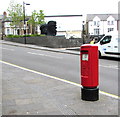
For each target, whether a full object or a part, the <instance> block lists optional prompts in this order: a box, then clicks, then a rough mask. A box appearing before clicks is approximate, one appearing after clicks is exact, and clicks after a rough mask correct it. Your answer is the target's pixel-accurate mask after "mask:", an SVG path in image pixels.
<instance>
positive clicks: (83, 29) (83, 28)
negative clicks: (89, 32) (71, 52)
mask: <svg viewBox="0 0 120 117" xmlns="http://www.w3.org/2000/svg"><path fill="white" fill-rule="evenodd" d="M84 32H85V21H83V24H82V39H83V44H85V39H84V36H85V34H84Z"/></svg>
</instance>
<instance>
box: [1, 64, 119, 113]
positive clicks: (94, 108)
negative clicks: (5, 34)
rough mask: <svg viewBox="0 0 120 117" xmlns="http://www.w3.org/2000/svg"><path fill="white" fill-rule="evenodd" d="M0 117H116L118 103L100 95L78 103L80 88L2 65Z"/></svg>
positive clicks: (16, 67)
mask: <svg viewBox="0 0 120 117" xmlns="http://www.w3.org/2000/svg"><path fill="white" fill-rule="evenodd" d="M2 74H3V76H2V78H3V80H2V92H3V93H2V114H3V115H117V114H118V100H117V99H114V98H112V97H109V96H105V95H103V94H100V95H99V96H100V99H99V100H98V101H93V102H90V101H83V100H81V90H80V89H81V88H80V86H78V85H75V84H70V82H65V81H64V80H63V81H60V79H58V78H56V77H53V76H49V75H45V74H41V73H38V72H35V71H30V70H28V69H25V68H21V67H18V66H14V65H12V66H11V65H10V64H8V63H3V66H2Z"/></svg>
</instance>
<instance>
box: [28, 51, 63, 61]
mask: <svg viewBox="0 0 120 117" xmlns="http://www.w3.org/2000/svg"><path fill="white" fill-rule="evenodd" d="M27 53H29V54H33V55H39V56H45V57H51V58H57V59H62V58H63V57H58V56H52V55H46V54H40V53H34V52H27Z"/></svg>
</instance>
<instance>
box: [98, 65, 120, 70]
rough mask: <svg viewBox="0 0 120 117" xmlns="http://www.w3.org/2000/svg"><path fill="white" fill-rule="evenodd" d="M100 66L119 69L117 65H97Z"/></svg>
mask: <svg viewBox="0 0 120 117" xmlns="http://www.w3.org/2000/svg"><path fill="white" fill-rule="evenodd" d="M99 66H100V67H105V68H110V69H111V68H112V69H117V70H118V69H120V68H119V67H118V65H99Z"/></svg>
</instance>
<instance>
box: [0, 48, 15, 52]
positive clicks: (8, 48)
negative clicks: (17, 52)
mask: <svg viewBox="0 0 120 117" xmlns="http://www.w3.org/2000/svg"><path fill="white" fill-rule="evenodd" d="M0 49H4V50H10V51H14V49H10V48H3V47H0Z"/></svg>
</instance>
